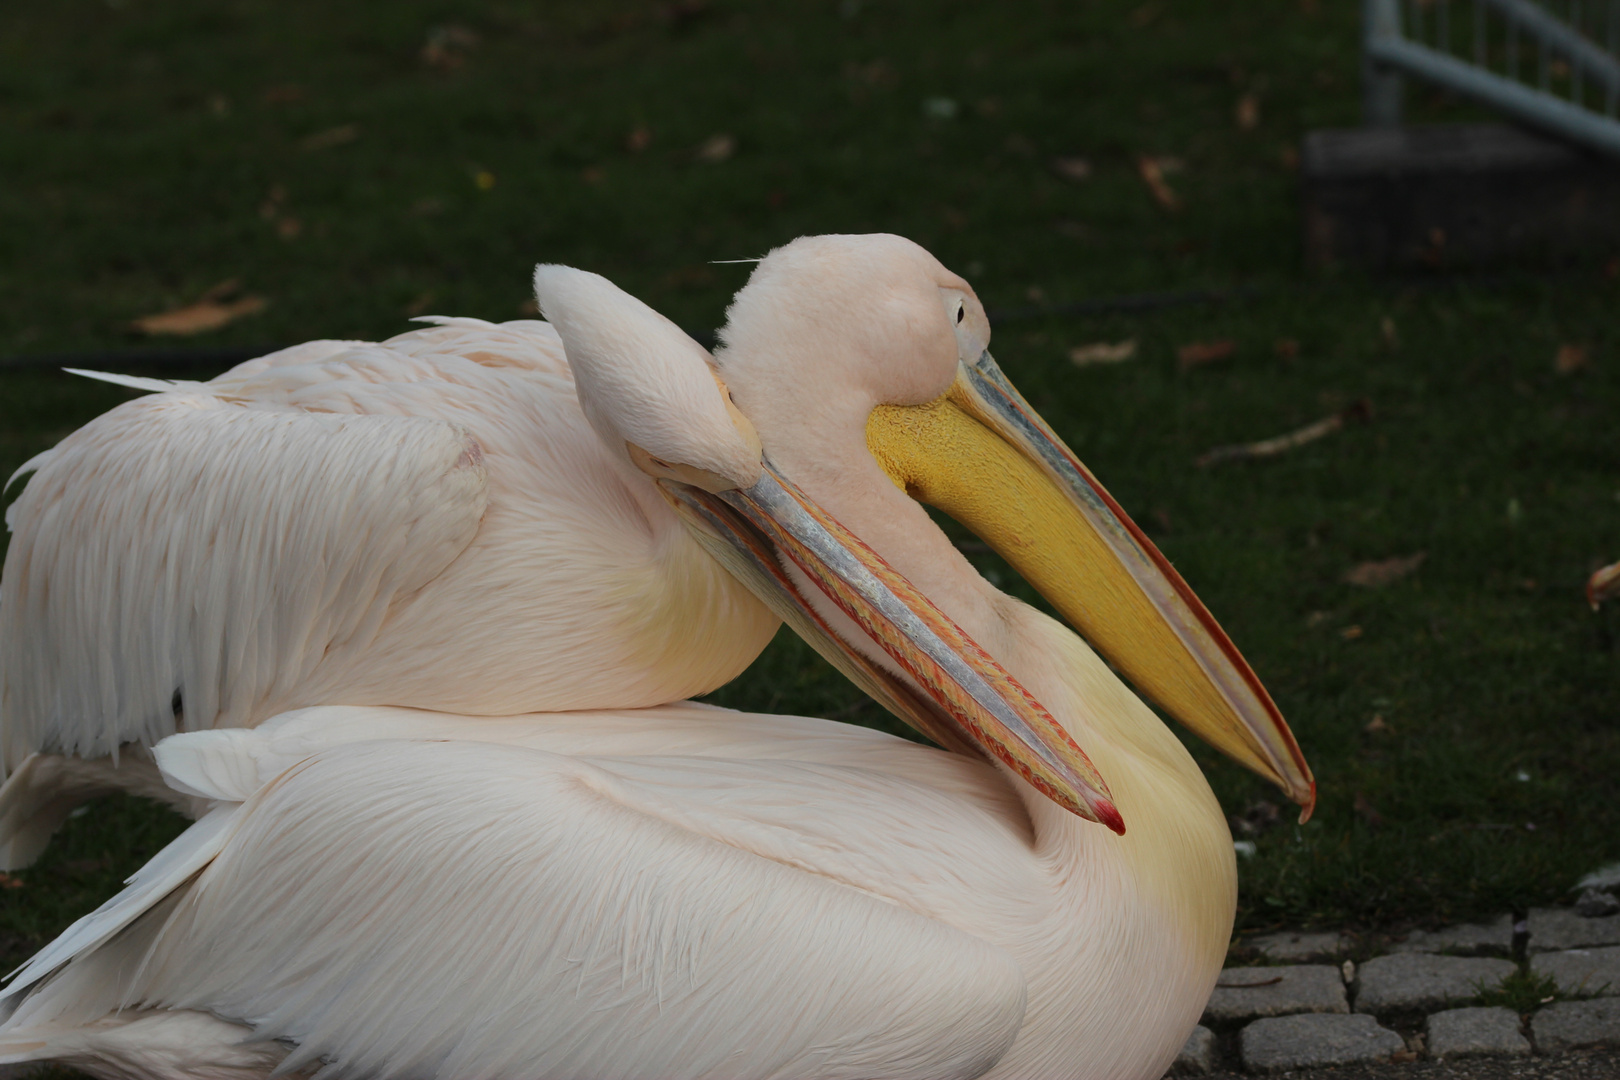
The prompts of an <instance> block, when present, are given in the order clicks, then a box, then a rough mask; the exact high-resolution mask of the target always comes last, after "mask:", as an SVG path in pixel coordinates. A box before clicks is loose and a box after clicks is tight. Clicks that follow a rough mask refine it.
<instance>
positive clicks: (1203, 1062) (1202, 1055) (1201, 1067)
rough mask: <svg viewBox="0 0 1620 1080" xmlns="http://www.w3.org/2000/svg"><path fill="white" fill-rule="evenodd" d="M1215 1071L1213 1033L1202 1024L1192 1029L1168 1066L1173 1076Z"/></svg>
mask: <svg viewBox="0 0 1620 1080" xmlns="http://www.w3.org/2000/svg"><path fill="white" fill-rule="evenodd" d="M1214 1071H1215V1033H1214V1032H1213V1031H1211V1030H1209V1028H1207V1027H1205V1026H1204V1025H1202V1024H1199V1025H1198V1026H1197V1027H1195V1028H1193V1029H1192V1034H1191V1035H1189V1036H1187V1043H1186V1045H1185V1046H1183V1047H1182V1048H1181V1053H1179V1054H1177V1055H1176V1060H1175V1064H1173V1065H1171V1066H1170V1072H1171V1074H1172V1075H1174V1076H1194V1075H1198V1074H1201V1073H1211V1072H1214Z"/></svg>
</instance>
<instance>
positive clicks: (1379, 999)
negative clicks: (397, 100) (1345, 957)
mask: <svg viewBox="0 0 1620 1080" xmlns="http://www.w3.org/2000/svg"><path fill="white" fill-rule="evenodd" d="M1516 970H1517V968H1515V967H1514V965H1513V961H1511V960H1496V959H1492V958H1490V957H1470V956H1428V955H1425V954H1422V953H1402V954H1399V955H1396V956H1380V957H1377V958H1376V959H1373V960H1368V961H1367V962H1366V963H1365V964H1362V965H1361V967H1360V969H1359V970H1358V971H1357V972H1356V984H1357V988H1356V1012H1358V1013H1381V1012H1402V1011H1408V1010H1414V1011H1416V1010H1421V1011H1423V1012H1432V1011H1434V1010H1436V1009H1443V1008H1445V1007H1446V1006H1447V1005H1460V1004H1463V1003H1465V1002H1468V1001H1472V1000H1473V999H1474V998H1475V997H1476V996H1478V994H1479V991H1480V987H1481V986H1484V987H1485V988H1487V989H1489V988H1490V987H1493V986H1495V985H1496V984H1497V983H1499V982H1501V981H1502V980H1503V979H1505V978H1506V977H1507V976H1509V975H1511V974H1513V972H1514V971H1516Z"/></svg>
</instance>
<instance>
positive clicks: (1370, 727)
mask: <svg viewBox="0 0 1620 1080" xmlns="http://www.w3.org/2000/svg"><path fill="white" fill-rule="evenodd" d="M1361 730H1363V731H1365V732H1366V733H1367V734H1369V735H1376V734H1378V733H1379V732H1381V731H1394V730H1395V729H1394V728H1392V727H1390V726H1389V724H1388V723H1386V722H1385V720H1384V714H1383V713H1374V714H1373V718H1372V719H1371V720H1369V721H1367V726H1366V727H1364V728H1362V729H1361Z"/></svg>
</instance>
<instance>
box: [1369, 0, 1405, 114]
mask: <svg viewBox="0 0 1620 1080" xmlns="http://www.w3.org/2000/svg"><path fill="white" fill-rule="evenodd" d="M1400 36H1401V7H1400V0H1361V39H1362V40H1361V114H1362V115H1361V119H1362V123H1364V124H1366V125H1367V126H1368V127H1399V126H1400V123H1401V76H1400V73H1399V72H1397V71H1396V70H1395V69H1394V68H1392V67H1390V66H1389V65H1387V64H1382V63H1379V62H1378V61H1377V60H1374V59H1373V57H1372V51H1371V50H1370V49H1369V48H1368V47H1367V46H1368V45H1370V44H1371V43H1372V42H1373V41H1374V40H1375V39H1377V38H1388V37H1395V38H1398V37H1400Z"/></svg>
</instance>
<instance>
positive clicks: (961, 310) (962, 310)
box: [956, 300, 967, 326]
mask: <svg viewBox="0 0 1620 1080" xmlns="http://www.w3.org/2000/svg"><path fill="white" fill-rule="evenodd" d="M966 314H967V305H966V304H964V303H962V301H960V300H958V301H957V302H956V323H957V325H958V326H960V325H961V324H962V317H963V316H964V315H966Z"/></svg>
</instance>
